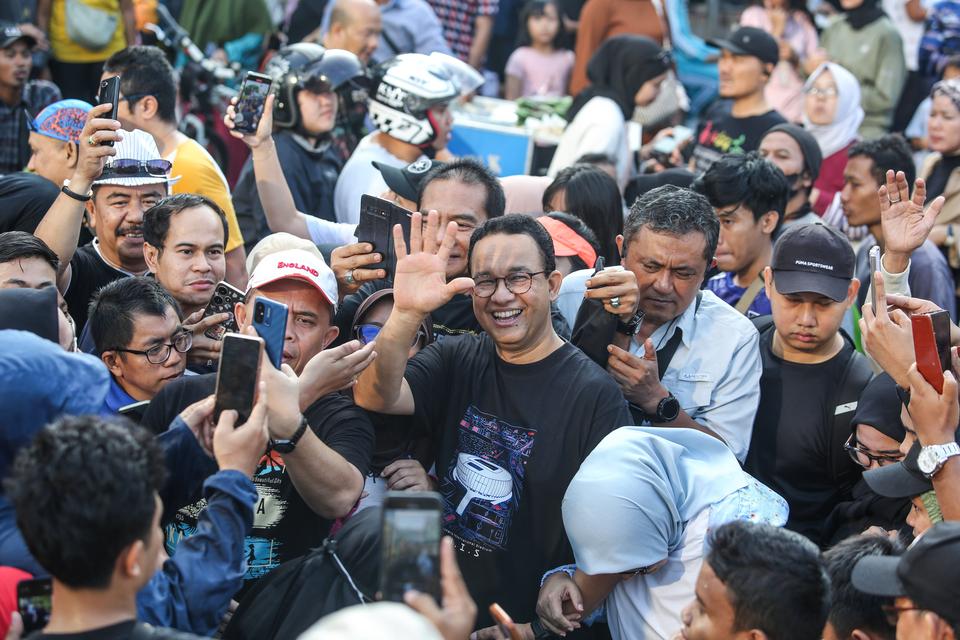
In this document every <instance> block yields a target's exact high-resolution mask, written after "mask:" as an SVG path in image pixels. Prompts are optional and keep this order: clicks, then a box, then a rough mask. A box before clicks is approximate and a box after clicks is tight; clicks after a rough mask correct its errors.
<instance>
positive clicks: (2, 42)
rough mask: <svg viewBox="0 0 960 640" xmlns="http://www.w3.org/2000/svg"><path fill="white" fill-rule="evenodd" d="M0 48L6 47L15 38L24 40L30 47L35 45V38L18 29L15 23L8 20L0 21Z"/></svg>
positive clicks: (15, 39) (14, 40)
mask: <svg viewBox="0 0 960 640" xmlns="http://www.w3.org/2000/svg"><path fill="white" fill-rule="evenodd" d="M0 34H2V35H0V49H6V48H7V47H9V46H10V45H12V44H13V43H14V42H16V41H17V40H26V41H27V44H28V45H29V46H30V47H31V48H32V47H35V46H36V45H37V39H36V38H34V37H33V36H31V35H28V34H26V33H24V32H23V31H21V30H20V27H18V26H17V25H15V24H12V23H10V22H4V23H0Z"/></svg>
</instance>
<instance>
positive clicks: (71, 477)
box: [4, 416, 166, 589]
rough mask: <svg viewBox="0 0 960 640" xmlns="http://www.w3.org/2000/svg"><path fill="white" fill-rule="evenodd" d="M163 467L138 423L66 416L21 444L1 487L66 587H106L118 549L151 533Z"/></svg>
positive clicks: (31, 542) (37, 552) (34, 547)
mask: <svg viewBox="0 0 960 640" xmlns="http://www.w3.org/2000/svg"><path fill="white" fill-rule="evenodd" d="M165 475H166V469H165V467H164V458H163V453H162V452H161V450H160V448H159V447H158V445H157V444H156V442H155V441H154V439H153V436H152V435H151V434H150V433H149V432H147V431H146V430H145V429H143V428H142V427H139V426H137V425H134V424H131V423H129V422H127V421H125V420H123V419H122V418H121V419H112V420H105V419H103V418H99V417H96V416H84V417H65V418H61V419H59V420H57V421H56V422H54V423H52V424H51V425H49V426H47V427H45V428H44V429H43V430H42V431H40V433H38V434H37V436H36V438H35V439H34V440H33V443H32V444H31V445H30V446H29V447H27V448H26V449H24V450H23V451H21V452H20V455H18V456H17V460H16V462H15V463H14V468H13V473H12V474H11V477H10V478H9V479H8V480H7V481H6V482H5V484H4V488H5V489H6V493H7V496H8V497H9V498H10V500H11V501H12V502H13V505H14V507H15V508H16V511H17V526H18V527H19V528H20V531H21V532H22V533H23V538H24V540H26V542H27V547H28V548H29V549H30V553H32V554H33V556H34V557H35V558H36V559H37V562H39V563H40V565H42V566H43V568H44V569H47V570H48V571H49V572H50V574H51V575H52V576H53V577H54V578H56V579H57V580H59V581H61V582H62V583H64V584H65V585H67V586H68V587H71V588H74V589H81V588H86V589H104V588H107V587H108V586H109V585H110V579H111V577H112V576H113V571H114V566H115V564H116V561H117V557H118V556H119V555H120V552H121V551H123V550H124V549H125V548H126V547H128V546H129V545H131V544H133V543H134V542H136V541H137V540H146V539H147V538H148V537H149V536H150V535H151V534H152V533H153V531H152V528H153V526H154V524H153V517H154V513H155V511H156V506H157V505H156V500H155V495H156V493H157V492H158V491H159V490H160V489H161V488H162V486H163V482H164V476H165Z"/></svg>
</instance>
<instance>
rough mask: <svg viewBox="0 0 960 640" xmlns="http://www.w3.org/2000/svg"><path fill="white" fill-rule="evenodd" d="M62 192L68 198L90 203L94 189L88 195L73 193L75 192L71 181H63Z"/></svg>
mask: <svg viewBox="0 0 960 640" xmlns="http://www.w3.org/2000/svg"><path fill="white" fill-rule="evenodd" d="M60 191H62V192H63V193H65V194H67V195H68V196H70V197H71V198H73V199H74V200H76V201H77V202H89V201H90V199H91V198H93V189H92V188H91V189H90V190H89V191H87V192H86V193H77V192H76V191H73V190H72V189H71V188H70V181H69V180H64V181H63V186H62V187H60Z"/></svg>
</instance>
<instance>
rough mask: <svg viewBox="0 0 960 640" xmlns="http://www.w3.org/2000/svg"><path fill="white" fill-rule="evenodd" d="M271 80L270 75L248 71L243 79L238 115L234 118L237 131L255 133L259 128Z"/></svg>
mask: <svg viewBox="0 0 960 640" xmlns="http://www.w3.org/2000/svg"><path fill="white" fill-rule="evenodd" d="M271 82H272V81H271V80H270V78H269V77H267V76H264V75H261V74H259V73H248V74H247V75H246V77H245V78H244V79H243V86H242V87H241V88H240V99H239V100H238V101H237V108H236V117H235V118H234V120H233V122H234V124H235V125H236V129H237V131H241V132H243V133H253V132H255V131H256V130H257V125H259V124H260V117H261V116H262V115H263V105H264V103H265V102H266V101H267V96H268V95H269V94H270V85H271Z"/></svg>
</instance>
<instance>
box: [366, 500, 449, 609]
mask: <svg viewBox="0 0 960 640" xmlns="http://www.w3.org/2000/svg"><path fill="white" fill-rule="evenodd" d="M442 513H443V503H442V502H441V500H440V494H438V493H434V492H432V491H388V492H387V495H386V498H385V499H384V502H383V536H382V540H381V543H380V546H381V563H380V598H381V599H382V600H390V601H393V602H403V594H404V593H406V592H407V591H410V590H411V589H415V590H417V591H420V592H421V593H429V594H430V595H432V596H433V597H434V599H435V600H436V601H437V603H440V516H441V514H442Z"/></svg>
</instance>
